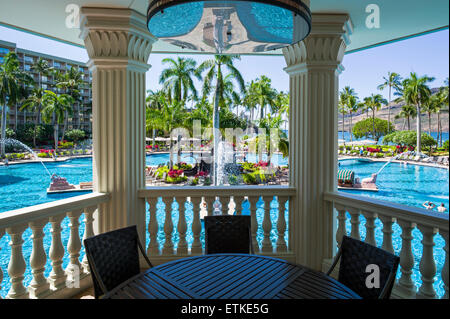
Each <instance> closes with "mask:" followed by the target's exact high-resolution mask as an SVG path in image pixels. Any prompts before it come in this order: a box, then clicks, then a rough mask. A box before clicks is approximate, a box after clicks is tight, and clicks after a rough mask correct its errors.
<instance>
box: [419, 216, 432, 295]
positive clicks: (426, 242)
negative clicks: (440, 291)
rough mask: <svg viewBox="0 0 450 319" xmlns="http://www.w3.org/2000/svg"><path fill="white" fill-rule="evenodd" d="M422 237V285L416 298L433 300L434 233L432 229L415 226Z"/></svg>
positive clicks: (420, 268)
mask: <svg viewBox="0 0 450 319" xmlns="http://www.w3.org/2000/svg"><path fill="white" fill-rule="evenodd" d="M417 228H419V230H420V232H421V233H422V235H423V239H422V245H423V251H422V259H421V260H420V264H419V270H420V274H421V279H422V285H421V286H420V288H419V292H418V293H417V296H418V298H435V297H436V291H435V290H434V287H433V283H434V276H435V275H436V262H435V261H434V254H433V247H434V235H435V231H434V228H433V227H429V226H423V225H417Z"/></svg>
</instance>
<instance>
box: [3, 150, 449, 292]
mask: <svg viewBox="0 0 450 319" xmlns="http://www.w3.org/2000/svg"><path fill="white" fill-rule="evenodd" d="M168 158H169V155H168V154H153V155H151V156H147V160H146V162H147V165H152V166H153V165H158V164H162V163H166V162H167V161H168ZM183 160H184V161H186V162H190V161H189V159H188V158H186V157H184V158H183ZM249 160H253V161H255V160H256V157H255V158H252V157H251V156H249ZM192 161H193V160H192ZM46 165H47V167H48V169H49V170H50V172H51V173H58V174H60V175H61V176H64V177H66V178H67V179H68V181H69V182H70V183H74V184H77V183H80V182H86V181H90V180H91V179H92V178H91V177H92V160H91V159H90V158H80V159H73V160H69V161H67V162H59V163H48V164H46ZM280 165H283V164H280ZM382 165H384V163H376V162H372V163H371V162H362V161H358V160H348V161H341V167H346V168H350V169H353V170H354V171H355V172H356V176H358V177H360V178H364V177H368V176H370V174H371V173H373V172H376V171H378V170H379V169H380V168H381V166H382ZM48 182H49V177H48V175H47V174H46V173H45V170H44V168H43V167H42V165H41V164H39V163H32V164H21V165H11V166H9V167H0V214H1V212H4V211H8V210H12V209H17V208H21V207H25V206H30V205H36V204H41V203H45V202H50V201H54V200H58V199H62V198H67V197H69V196H76V195H79V194H80V193H72V194H70V193H68V194H58V195H47V193H46V188H47V187H48ZM448 183H449V180H448V171H447V170H445V169H438V168H433V167H419V166H413V165H409V166H407V167H404V166H402V165H400V164H396V163H391V164H389V165H388V166H387V167H386V168H385V169H384V170H383V172H382V173H381V174H380V176H379V178H378V185H379V187H380V192H378V193H372V192H358V194H360V195H363V196H369V197H375V198H380V199H385V200H389V201H394V202H399V203H403V204H407V205H412V206H418V207H421V204H422V202H423V201H425V200H433V199H434V200H435V202H438V199H439V201H442V202H444V203H446V206H447V207H448ZM425 190H426V193H425ZM346 192H353V193H355V191H346ZM377 195H378V196H377ZM262 205H264V203H263V202H262V201H261V200H260V201H259V202H258V204H257V207H258V208H257V214H256V215H257V220H258V224H261V223H262V219H263V215H264V209H263V206H262ZM267 205H269V203H267ZM287 205H288V204H287ZM270 206H271V210H270V216H271V220H272V225H274V228H273V229H272V231H271V238H272V242H273V243H274V244H275V241H276V238H277V237H276V236H277V231H276V221H277V217H278V204H277V203H276V201H273V202H272V203H270ZM157 207H158V211H157V219H158V223H159V232H158V241H159V243H160V245H162V244H163V243H164V241H165V236H164V231H163V228H164V220H165V212H164V203H163V202H162V201H160V202H159V203H158V205H157ZM286 207H288V206H286ZM172 208H173V213H172V221H173V224H174V229H176V227H177V224H178V204H177V203H174V204H173V205H172ZM185 208H186V212H185V214H186V221H187V226H188V231H187V234H186V235H187V236H186V237H187V241H188V244H189V245H190V244H191V243H192V241H193V234H192V231H191V225H192V220H193V212H192V207H191V205H190V204H189V203H185ZM147 211H148V210H147ZM244 213H247V214H248V213H249V210H248V202H244ZM285 217H286V220H287V221H288V213H287V211H286V215H285ZM146 218H147V221H146V223H147V224H148V221H149V214H148V212H147V214H146ZM81 219H83V217H82V218H81ZM68 224H69V220H68V218H65V219H64V220H63V222H62V229H63V231H62V240H63V245H64V246H65V247H67V243H68V240H69V234H70V229H69V227H68ZM364 225H365V219H364V217H361V238H362V239H364V238H365V227H364ZM50 228H51V225H50V224H48V225H46V226H45V228H44V233H45V234H46V236H45V237H44V249H45V251H46V253H47V255H48V253H49V249H50V244H51V236H50ZM381 229H382V224H381V222H380V221H379V220H377V221H376V230H375V236H376V241H377V244H378V245H381V243H382V238H383V235H382V232H381ZM347 230H348V232H350V222H349V218H348V220H347ZM393 230H394V234H393V246H394V250H395V252H396V253H399V252H400V249H401V237H400V234H401V229H400V227H399V226H398V225H397V224H394V226H393ZM83 234H84V223H82V225H81V226H80V238H82V236H83ZM262 235H263V234H262V229H261V227H260V228H259V229H258V233H257V239H258V241H259V242H260V241H261V240H262ZM413 235H414V240H413V242H412V246H413V252H414V259H415V265H414V270H413V280H414V281H415V282H416V284H417V285H418V286H419V285H420V283H421V280H420V273H419V271H418V267H419V262H420V258H421V255H422V244H421V242H420V241H421V240H422V235H421V233H420V231H418V230H417V229H415V230H414V231H413ZM23 238H24V245H23V253H24V258H25V261H26V264H27V270H26V272H25V274H24V276H25V279H24V284H25V285H27V284H28V283H29V282H30V281H31V279H32V275H31V269H30V266H29V260H30V255H31V250H32V240H31V230H30V229H27V230H26V231H25V233H24V236H23ZM285 239H286V240H287V239H288V234H287V232H286V234H285ZM9 240H10V238H9V235H7V234H5V235H4V236H3V238H2V239H1V240H0V267H1V268H2V269H3V274H4V278H3V281H2V283H1V286H2V289H1V291H0V295H1V296H2V297H5V296H6V294H7V292H8V290H9V288H10V283H9V277H8V273H7V268H8V260H9V256H10V252H11V250H10V246H9V245H8V242H9ZM173 240H174V244H175V247H176V244H177V242H178V237H177V234H176V232H175V236H174V238H173ZM201 241H202V242H203V241H204V233H203V231H202V234H201ZM146 242H147V244H148V243H149V235H148V234H147V238H146ZM435 243H436V245H435V259H436V264H437V269H438V272H437V274H440V270H441V269H442V267H443V263H444V260H445V255H444V254H443V250H442V247H443V246H444V244H445V242H444V240H443V238H442V237H441V236H439V235H438V236H436V237H435ZM83 257H84V249H83V248H82V251H81V254H80V260H81V258H83ZM68 263H69V255H68V253H67V251H66V252H65V255H64V258H63V266H64V267H66V266H67V265H68ZM50 271H51V264H50V260H49V259H48V260H47V264H46V271H45V273H44V274H45V276H48V275H49V274H50ZM434 287H435V289H436V291H437V292H438V295H439V296H442V295H443V293H444V288H443V282H442V281H441V279H440V275H439V276H437V277H436V282H435V285H434Z"/></svg>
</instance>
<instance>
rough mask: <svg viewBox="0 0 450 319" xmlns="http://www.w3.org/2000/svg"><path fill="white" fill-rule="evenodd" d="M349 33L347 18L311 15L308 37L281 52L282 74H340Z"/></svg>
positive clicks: (340, 15)
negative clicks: (327, 71) (283, 65)
mask: <svg viewBox="0 0 450 319" xmlns="http://www.w3.org/2000/svg"><path fill="white" fill-rule="evenodd" d="M352 32H353V27H352V23H351V21H350V17H349V16H348V15H347V14H313V15H312V28H311V33H310V34H309V36H308V37H306V38H305V39H304V40H303V41H301V42H298V43H294V44H292V45H290V46H288V47H286V48H284V49H283V54H284V57H285V59H286V64H287V67H286V68H285V71H286V72H287V73H289V74H296V73H300V72H303V71H305V70H307V69H311V68H315V69H322V70H333V71H338V72H339V73H340V72H342V70H343V67H342V66H341V63H342V60H343V58H344V54H345V49H346V48H347V46H348V45H349V44H350V35H351V34H352Z"/></svg>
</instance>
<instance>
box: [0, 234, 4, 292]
mask: <svg viewBox="0 0 450 319" xmlns="http://www.w3.org/2000/svg"><path fill="white" fill-rule="evenodd" d="M4 235H5V230H3V229H1V228H0V240H2V238H3V236H4ZM1 251H2V247H1V246H0V252H1ZM2 281H3V270H2V267H1V266H0V291H1V290H2ZM1 299H2V296H0V300H1Z"/></svg>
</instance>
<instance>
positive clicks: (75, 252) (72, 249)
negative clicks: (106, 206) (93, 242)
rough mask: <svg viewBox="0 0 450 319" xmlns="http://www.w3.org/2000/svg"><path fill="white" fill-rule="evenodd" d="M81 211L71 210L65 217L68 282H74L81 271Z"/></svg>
mask: <svg viewBox="0 0 450 319" xmlns="http://www.w3.org/2000/svg"><path fill="white" fill-rule="evenodd" d="M82 213H83V211H82V210H77V211H73V212H68V213H67V217H69V221H70V222H69V228H70V236H69V242H68V243H67V252H68V253H69V257H70V258H69V265H68V266H67V268H66V273H67V275H68V280H69V281H70V282H75V281H76V280H79V278H75V277H76V276H79V275H80V274H81V273H82V269H81V264H80V259H79V258H80V250H81V239H80V232H79V228H80V216H81V214H82Z"/></svg>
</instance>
